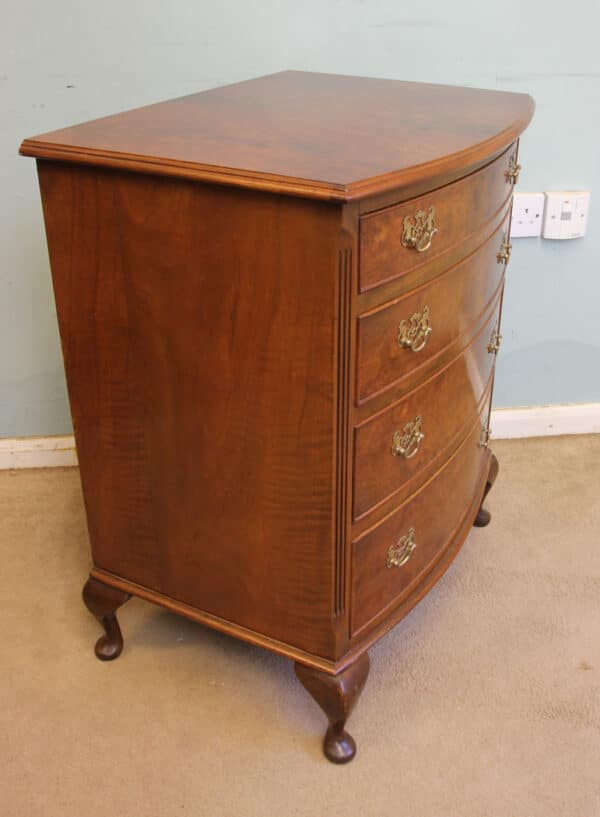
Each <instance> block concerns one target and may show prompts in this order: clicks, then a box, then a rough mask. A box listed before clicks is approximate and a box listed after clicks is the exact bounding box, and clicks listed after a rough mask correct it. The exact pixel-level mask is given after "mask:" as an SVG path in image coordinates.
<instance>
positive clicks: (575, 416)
mask: <svg viewBox="0 0 600 817" xmlns="http://www.w3.org/2000/svg"><path fill="white" fill-rule="evenodd" d="M490 429H491V439H492V440H509V439H514V438H516V437H556V436H558V435H560V434H600V403H573V404H572V405H566V406H558V405H556V406H528V407H525V408H506V409H494V410H493V411H492V417H491V420H490Z"/></svg>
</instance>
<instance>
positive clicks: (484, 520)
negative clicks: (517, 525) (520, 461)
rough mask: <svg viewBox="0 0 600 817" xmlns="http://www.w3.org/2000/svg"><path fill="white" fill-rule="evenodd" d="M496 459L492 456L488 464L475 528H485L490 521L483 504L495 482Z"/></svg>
mask: <svg viewBox="0 0 600 817" xmlns="http://www.w3.org/2000/svg"><path fill="white" fill-rule="evenodd" d="M499 467H500V466H499V465H498V459H497V457H496V455H495V454H492V461H491V462H490V470H489V471H488V477H487V481H486V483H485V490H484V492H483V497H482V499H481V506H480V508H479V511H478V512H477V516H476V517H475V521H474V522H473V524H474V525H475V527H476V528H485V526H486V525H489V524H490V519H491V518H492V515H491V513H490V512H489V511H487V510H486V509H485V508H484V507H483V503H484V501H485V498H486V496H487V495H488V494H489V492H490V490H491V488H492V485H493V484H494V482H496V477H497V476H498V469H499Z"/></svg>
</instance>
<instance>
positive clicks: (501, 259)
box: [496, 235, 512, 266]
mask: <svg viewBox="0 0 600 817" xmlns="http://www.w3.org/2000/svg"><path fill="white" fill-rule="evenodd" d="M511 250H512V244H511V243H510V241H509V240H508V236H507V235H505V236H504V238H503V239H502V243H501V244H500V250H499V251H498V254H497V255H496V260H497V261H498V263H499V264H504V265H505V266H506V264H508V262H509V260H510V251H511Z"/></svg>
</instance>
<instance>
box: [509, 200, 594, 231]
mask: <svg viewBox="0 0 600 817" xmlns="http://www.w3.org/2000/svg"><path fill="white" fill-rule="evenodd" d="M589 209H590V194H589V191H586V190H580V191H572V192H569V191H565V190H561V191H558V192H555V193H515V194H514V195H513V208H512V216H511V222H510V237H511V238H528V237H530V236H531V237H534V238H535V237H538V236H540V235H541V236H542V237H543V238H554V239H564V238H581V237H582V236H583V235H585V231H586V227H587V220H588V211H589Z"/></svg>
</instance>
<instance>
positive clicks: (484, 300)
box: [356, 214, 508, 404]
mask: <svg viewBox="0 0 600 817" xmlns="http://www.w3.org/2000/svg"><path fill="white" fill-rule="evenodd" d="M507 229H508V214H506V215H505V217H504V219H503V221H502V223H501V225H500V226H499V227H498V228H497V229H496V230H495V231H494V232H493V233H492V235H485V234H484V235H483V236H481V240H482V242H483V243H482V244H481V245H480V247H479V248H478V249H477V250H476V251H475V252H474V253H472V254H471V255H470V256H469V257H468V258H466V259H464V260H463V261H462V262H461V263H459V264H457V265H455V266H453V267H450V268H449V269H447V270H444V271H443V272H442V273H441V274H440V275H437V276H436V277H435V278H434V279H433V280H431V281H429V282H428V283H426V284H424V285H422V286H420V287H417V288H415V289H413V290H411V291H409V292H408V293H407V294H405V295H403V296H401V297H400V298H396V299H394V300H392V301H389V302H386V303H383V304H382V305H380V306H378V307H377V308H375V309H373V310H369V311H367V312H365V313H364V314H362V315H360V316H359V319H358V366H357V369H356V377H357V385H356V391H357V396H358V401H359V404H362V403H364V402H366V401H367V400H370V399H372V397H374V396H377V395H379V394H381V393H382V392H385V391H386V390H388V389H392V388H394V387H397V388H398V389H400V390H402V386H403V383H404V382H405V381H407V380H408V379H409V378H411V377H414V375H415V372H416V371H418V370H420V374H421V376H423V377H424V376H425V375H426V374H427V372H430V371H432V370H433V369H435V368H437V366H439V365H440V360H441V359H442V358H443V356H444V355H445V353H446V352H447V351H450V352H451V350H452V348H461V347H462V346H464V345H466V344H467V343H468V342H469V340H470V339H471V338H472V336H473V332H474V330H475V328H476V327H477V326H478V323H479V321H480V320H481V317H482V315H483V313H484V312H485V311H486V310H488V309H489V307H490V304H491V303H492V301H493V300H494V299H495V298H496V297H497V295H498V291H499V288H500V286H501V284H502V280H503V276H504V265H503V264H499V263H498V252H499V249H500V244H501V243H502V240H503V237H504V235H505V234H506V231H507ZM424 307H428V309H429V323H430V325H431V328H432V332H431V335H430V336H429V337H428V338H427V343H426V345H425V346H424V347H423V348H422V349H421V350H420V351H417V352H413V351H412V349H407V348H402V347H400V346H399V344H398V327H399V325H400V323H401V321H403V320H406V321H409V320H410V318H411V316H412V315H413V314H415V313H416V312H421V311H422V310H423V309H424Z"/></svg>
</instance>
